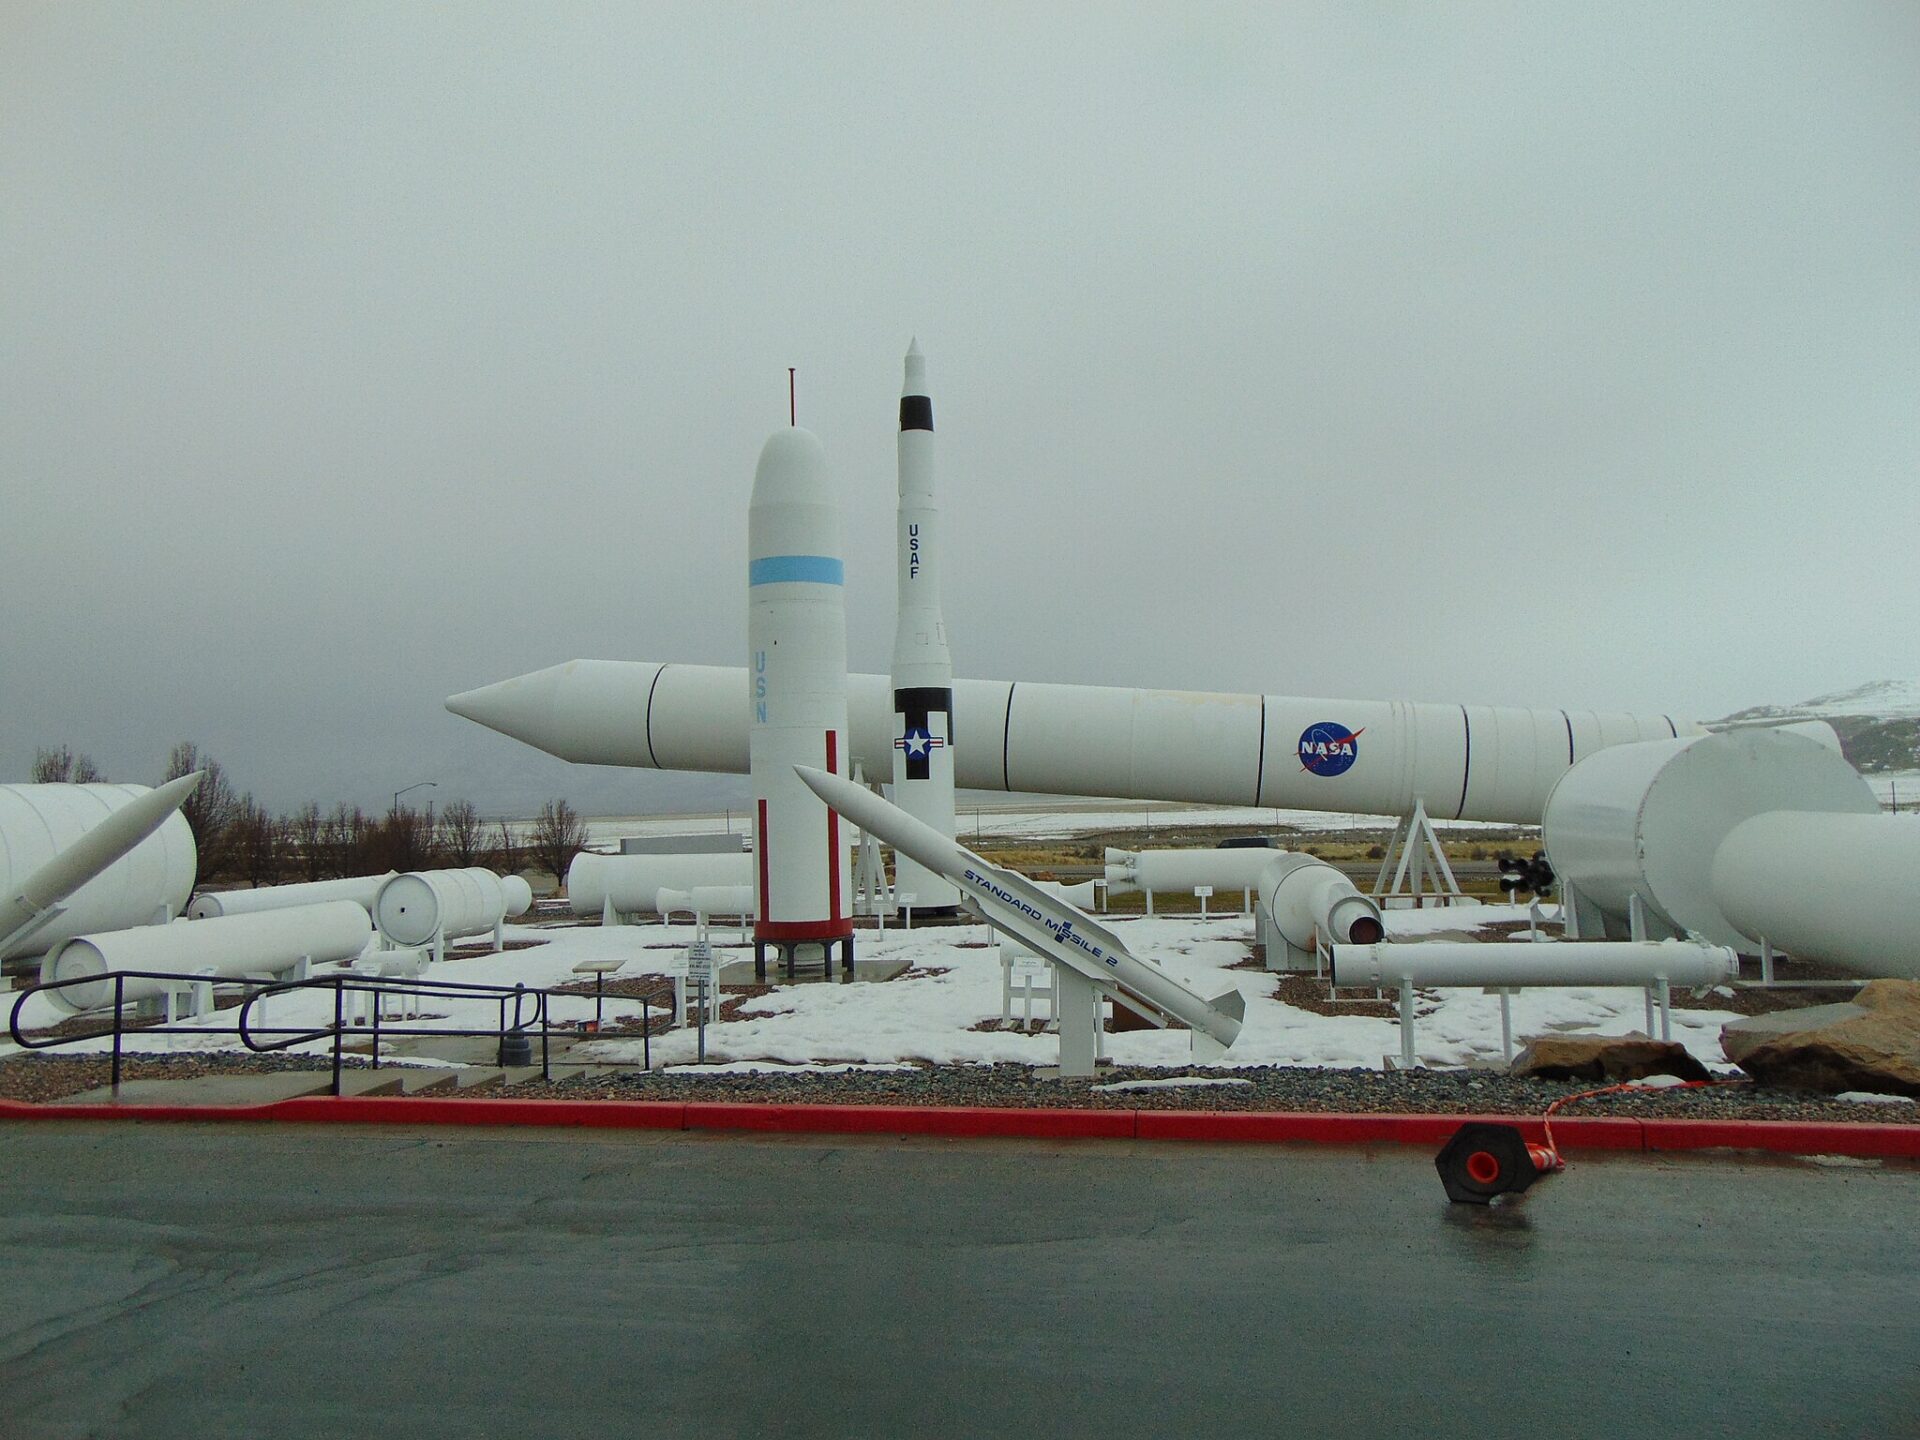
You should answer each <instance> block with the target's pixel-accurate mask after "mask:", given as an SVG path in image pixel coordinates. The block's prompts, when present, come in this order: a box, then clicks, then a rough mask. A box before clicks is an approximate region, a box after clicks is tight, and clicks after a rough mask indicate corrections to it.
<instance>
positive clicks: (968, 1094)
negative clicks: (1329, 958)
mask: <svg viewBox="0 0 1920 1440" xmlns="http://www.w3.org/2000/svg"><path fill="white" fill-rule="evenodd" d="M1176 1073H1178V1072H1175V1071H1168V1070H1148V1069H1142V1068H1138V1067H1125V1066H1116V1067H1114V1068H1113V1069H1112V1070H1110V1071H1102V1073H1101V1075H1100V1076H1099V1078H1098V1079H1096V1080H1092V1081H1087V1080H1066V1081H1059V1080H1036V1079H1034V1078H1033V1072H1032V1071H1031V1070H1030V1069H1028V1068H1027V1067H1026V1066H1024V1065H951V1066H942V1067H939V1068H934V1067H916V1068H914V1069H910V1070H867V1071H861V1070H855V1071H847V1072H843V1073H840V1074H823V1075H805V1074H799V1075H796V1074H782V1073H778V1072H774V1073H761V1074H733V1075H697V1074H692V1073H689V1072H687V1071H679V1072H676V1073H672V1074H668V1073H666V1072H663V1071H656V1072H654V1073H653V1074H651V1075H647V1074H642V1073H640V1072H637V1071H636V1072H633V1073H630V1074H615V1075H599V1076H594V1077H591V1078H573V1079H561V1080H557V1081H555V1082H554V1083H553V1084H551V1085H542V1084H533V1085H519V1086H516V1087H514V1089H513V1090H512V1092H511V1093H512V1094H513V1095H514V1096H515V1097H519V1098H526V1099H574V1100H588V1099H604V1100H682V1101H685V1100H720V1101H732V1102H736V1103H738V1102H747V1103H752V1104H761V1103H772V1104H816V1105H1007V1106H1016V1107H1021V1108H1028V1107H1035V1106H1068V1107H1073V1108H1084V1109H1097V1110H1109V1109H1111V1110H1312V1111H1336V1112H1353V1113H1407V1112H1411V1113H1417V1114H1439V1115H1459V1114H1489V1115H1537V1114H1539V1113H1540V1112H1541V1111H1543V1110H1545V1109H1546V1108H1547V1106H1548V1105H1550V1104H1552V1103H1553V1102H1554V1101H1555V1100H1557V1099H1559V1098H1560V1097H1561V1096H1563V1095H1573V1094H1577V1093H1579V1092H1580V1091H1582V1090H1589V1089H1592V1088H1594V1087H1593V1086H1592V1085H1590V1084H1586V1083H1576V1082H1568V1081H1555V1080H1527V1079H1516V1078H1515V1077H1513V1076H1509V1075H1501V1074H1497V1073H1493V1072H1490V1071H1464V1072H1462V1071H1437V1070H1415V1071H1409V1072H1397V1073H1391V1074H1389V1073H1383V1072H1380V1071H1377V1070H1319V1069H1306V1068H1294V1067H1288V1066H1277V1065H1276V1066H1262V1067H1258V1068H1251V1069H1244V1070H1233V1071H1213V1072H1196V1073H1197V1074H1201V1075H1203V1076H1204V1078H1206V1079H1209V1080H1219V1079H1239V1080H1247V1081H1250V1082H1251V1083H1250V1084H1247V1085H1217V1084H1216V1085H1205V1086H1196V1087H1193V1088H1190V1089H1175V1088H1167V1089H1146V1090H1122V1091H1107V1090H1100V1089H1097V1088H1095V1087H1096V1086H1100V1085H1109V1084H1113V1083H1115V1082H1119V1081H1128V1080H1164V1079H1168V1078H1171V1077H1172V1076H1173V1075H1174V1074H1176ZM1563 1113H1571V1114H1606V1115H1626V1116H1635V1117H1639V1118H1643V1119H1644V1118H1650V1117H1654V1116H1659V1117H1663V1118H1680V1119H1703V1118H1704V1119H1719V1120H1823V1121H1854V1122H1859V1121H1882V1122H1896V1123H1903V1124H1913V1123H1920V1105H1860V1104H1852V1103H1847V1102H1842V1101H1837V1100H1834V1099H1832V1098H1830V1097H1828V1096H1825V1095H1817V1094H1811V1093H1807V1092H1801V1091H1790V1090H1767V1089H1762V1088H1761V1087H1759V1086H1757V1085H1753V1084H1748V1083H1744V1082H1743V1083H1740V1084H1736V1085H1720V1086H1713V1087H1711V1088H1703V1089H1697V1090H1650V1091H1646V1092H1644V1093H1636V1094H1631V1095H1618V1094H1616V1095H1609V1096H1606V1097H1604V1098H1601V1099H1595V1100H1591V1101H1583V1102H1581V1103H1580V1104H1578V1105H1575V1106H1571V1107H1569V1109H1568V1111H1566V1112H1563Z"/></svg>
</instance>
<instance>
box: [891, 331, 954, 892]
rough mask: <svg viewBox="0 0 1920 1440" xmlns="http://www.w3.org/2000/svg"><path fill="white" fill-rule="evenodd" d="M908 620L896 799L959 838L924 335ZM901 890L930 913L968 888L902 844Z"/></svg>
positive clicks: (898, 634) (917, 388) (911, 454)
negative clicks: (955, 820) (904, 850)
mask: <svg viewBox="0 0 1920 1440" xmlns="http://www.w3.org/2000/svg"><path fill="white" fill-rule="evenodd" d="M899 447H900V448H899V464H900V518H899V527H898V537H899V552H898V556H897V562H898V568H899V577H900V583H899V591H898V594H899V605H898V609H899V618H898V620H897V622H896V627H895V629H894V632H893V723H894V732H893V803H894V804H896V805H898V806H899V807H900V808H901V809H902V810H904V811H906V812H907V813H908V814H909V815H911V816H913V817H914V818H915V819H916V820H920V821H923V822H925V823H926V824H928V825H931V826H932V827H933V828H934V829H935V830H937V831H939V833H940V834H942V835H944V836H946V837H947V838H948V839H952V838H953V831H954V824H953V763H954V755H953V656H952V654H951V653H949V651H948V649H947V625H946V621H945V619H943V618H942V616H941V611H940V544H941V536H940V507H939V505H938V503H937V502H936V501H935V500H934V495H933V400H932V399H931V398H930V397H929V395H928V394H927V362H926V358H925V357H924V356H923V355H921V353H920V345H919V342H918V341H913V342H911V343H909V345H908V346H907V364H906V380H905V383H904V384H902V386H901V387H900V442H899ZM893 865H894V871H893V881H894V891H895V893H896V894H897V895H911V896H913V908H914V909H915V910H916V911H918V912H920V913H921V914H923V915H924V914H928V913H933V914H942V913H951V912H952V911H953V910H955V909H957V908H958V906H959V903H960V891H959V890H958V889H957V888H956V887H955V886H954V884H953V882H952V881H950V880H948V879H947V878H946V877H945V876H943V875H939V874H936V873H935V872H934V871H932V870H929V869H928V868H927V867H926V866H924V865H922V864H921V863H920V862H919V861H918V860H916V859H914V858H913V857H912V856H911V855H905V854H901V853H900V852H899V851H895V852H894V857H893Z"/></svg>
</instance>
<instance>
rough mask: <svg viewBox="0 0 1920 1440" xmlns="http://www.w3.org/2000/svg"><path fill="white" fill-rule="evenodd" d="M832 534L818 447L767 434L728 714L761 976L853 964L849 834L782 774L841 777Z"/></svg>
mask: <svg viewBox="0 0 1920 1440" xmlns="http://www.w3.org/2000/svg"><path fill="white" fill-rule="evenodd" d="M840 536H841V526H840V501H839V497H838V496H837V495H836V494H835V493H834V488H833V481H832V478H831V476H830V475H829V474H828V472H827V456H826V451H825V450H823V449H822V448H821V445H820V441H819V439H818V437H816V436H815V435H814V434H813V433H812V432H811V431H807V430H800V429H797V428H796V429H788V430H777V431H775V432H774V433H773V435H772V436H771V437H769V439H768V440H767V443H766V445H765V446H764V447H763V448H762V449H761V451H760V464H759V468H758V469H757V470H756V471H755V472H754V477H753V500H752V503H751V504H750V505H749V507H748V510H747V585H748V590H747V654H748V675H749V676H750V683H749V684H748V685H745V686H743V687H741V690H736V691H734V692H733V697H732V707H729V708H733V707H740V708H738V709H736V710H735V711H734V713H735V714H744V715H745V716H746V718H747V737H746V739H747V764H748V771H749V773H750V774H751V776H752V778H753V805H754V842H753V843H754V866H755V869H756V871H757V877H756V878H757V889H758V895H759V907H758V914H757V915H756V917H755V919H754V942H753V943H754V958H755V960H756V962H757V963H758V965H759V966H762V967H764V965H765V963H766V952H767V949H768V948H769V947H772V948H773V949H774V950H776V951H777V952H778V953H779V955H780V956H781V957H782V959H783V960H784V961H786V962H788V963H791V962H792V961H793V960H794V959H796V958H803V959H809V960H811V959H814V958H818V959H820V960H821V961H822V962H824V963H828V964H830V963H831V962H830V960H829V958H828V957H829V956H830V953H831V947H833V946H835V945H838V946H840V947H841V949H842V957H843V959H844V960H845V961H847V962H848V963H850V962H851V960H852V956H853V884H852V879H853V875H852V863H851V851H850V847H849V845H848V839H849V836H848V834H847V832H846V830H845V828H844V827H843V826H842V825H841V823H840V817H839V816H838V815H837V814H836V813H835V812H834V811H832V810H830V809H829V808H828V807H827V805H826V802H824V801H823V800H821V799H820V797H819V796H817V795H815V794H814V793H813V791H811V790H809V789H808V788H807V787H806V785H805V784H803V783H802V782H801V780H800V777H799V776H798V775H796V774H795V773H794V769H793V767H794V766H796V765H811V766H814V767H816V768H819V769H822V770H826V771H828V772H829V773H831V774H834V775H839V776H842V777H844V776H846V775H847V774H848V773H849V772H850V771H851V769H852V762H851V761H850V759H849V758H848V754H847V610H846V598H845V595H846V590H845V579H846V576H845V564H844V562H843V560H842V558H841V538H840ZM742 691H744V692H745V693H744V694H743V693H742ZM743 699H744V700H745V701H746V704H745V705H744V706H741V701H742V700H743ZM631 716H632V712H630V717H629V718H630V720H631Z"/></svg>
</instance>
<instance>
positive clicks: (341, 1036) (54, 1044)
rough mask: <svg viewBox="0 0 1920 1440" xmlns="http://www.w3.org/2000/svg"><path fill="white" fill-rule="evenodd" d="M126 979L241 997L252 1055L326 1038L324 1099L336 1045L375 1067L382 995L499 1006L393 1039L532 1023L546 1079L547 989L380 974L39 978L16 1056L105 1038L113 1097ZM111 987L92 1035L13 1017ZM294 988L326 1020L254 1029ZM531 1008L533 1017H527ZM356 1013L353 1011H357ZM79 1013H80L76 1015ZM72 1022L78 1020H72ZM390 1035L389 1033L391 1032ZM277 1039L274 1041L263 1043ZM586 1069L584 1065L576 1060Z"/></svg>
mask: <svg viewBox="0 0 1920 1440" xmlns="http://www.w3.org/2000/svg"><path fill="white" fill-rule="evenodd" d="M129 980H158V981H163V982H166V983H167V984H171V985H183V984H197V983H202V982H204V983H207V984H219V985H222V986H227V987H235V988H240V989H243V990H246V991H247V992H248V993H247V995H246V998H245V999H244V1000H243V1001H242V1002H241V1005H240V1013H239V1015H238V1017H237V1020H236V1033H237V1034H238V1035H239V1038H240V1042H241V1043H242V1044H243V1045H245V1046H246V1047H247V1048H248V1049H249V1050H251V1051H254V1052H255V1053H256V1054H272V1053H278V1052H280V1051H284V1050H291V1049H292V1048H293V1047H294V1046H296V1045H303V1044H311V1043H313V1042H315V1041H319V1040H326V1039H328V1038H331V1039H332V1041H333V1046H332V1059H333V1080H332V1084H331V1086H330V1087H329V1088H330V1090H331V1093H333V1094H334V1095H338V1094H339V1093H340V1077H341V1071H342V1069H343V1046H344V1044H345V1042H346V1040H347V1037H349V1036H361V1035H364V1036H368V1037H371V1040H372V1049H371V1052H370V1056H369V1058H370V1059H371V1062H372V1068H374V1069H375V1070H378V1069H379V1068H380V1034H381V1024H380V1022H381V1011H382V1009H383V1006H382V1004H381V997H383V996H388V995H410V996H415V997H418V998H423V999H424V998H429V997H432V996H436V995H437V996H439V997H441V998H443V999H448V1000H487V999H491V1000H494V1001H496V1002H497V1004H498V1005H499V1022H498V1024H497V1025H495V1026H494V1027H493V1028H491V1029H484V1030H483V1029H476V1028H473V1027H454V1026H413V1025H410V1026H408V1027H406V1029H404V1030H403V1031H401V1032H400V1033H401V1034H403V1035H405V1036H408V1037H414V1036H431V1037H435V1038H441V1039H446V1038H464V1039H476V1038H480V1037H484V1036H493V1037H497V1038H498V1039H499V1040H500V1041H501V1042H503V1043H504V1042H505V1040H506V1038H507V1036H508V1035H509V1034H518V1035H525V1034H527V1031H528V1027H529V1026H531V1025H533V1024H538V1025H539V1027H540V1075H541V1078H542V1079H545V1080H551V1079H552V1078H553V1061H552V1053H551V1045H550V1041H551V1037H552V1024H551V1020H550V1018H549V1013H548V1007H547V1002H548V1000H549V998H550V997H551V996H552V994H553V993H554V992H553V991H552V990H550V989H545V988H541V987H535V986H528V985H524V984H516V985H486V984H482V983H480V982H478V981H469V980H422V979H411V980H409V979H402V978H399V977H394V976H384V975H379V976H376V975H353V974H335V975H319V976H314V977H311V978H309V979H306V980H257V979H250V978H238V977H215V976H198V975H180V974H177V973H174V972H170V971H157V970H114V971H108V972H106V973H103V974H95V975H75V976H72V977H70V978H68V979H65V980H45V981H40V982H37V983H35V984H33V985H30V986H28V987H27V988H26V989H24V990H22V991H20V992H19V994H18V996H17V997H16V998H15V1000H14V1002H13V1010H12V1012H11V1014H10V1015H9V1017H8V1030H9V1032H10V1034H11V1036H12V1039H13V1042H14V1044H16V1045H18V1046H19V1047H20V1048H21V1049H22V1050H53V1049H57V1048H58V1047H60V1046H62V1045H76V1044H80V1043H82V1042H84V1041H88V1040H98V1039H101V1038H103V1037H108V1036H110V1037H111V1038H112V1040H113V1049H112V1087H113V1092H114V1093H115V1094H116V1095H117V1094H119V1092H120V1075H121V1069H122V1064H121V1056H122V1049H123V1044H122V1042H123V1039H124V1036H125V1035H126V1033H127V1031H128V1028H129V1027H128V1025H127V1023H126V987H127V982H128V981H129ZM108 981H111V982H112V984H113V1004H112V1006H111V1011H110V1013H111V1015H112V1023H111V1025H109V1026H104V1027H102V1028H100V1029H97V1030H87V1031H83V1032H81V1033H78V1034H72V1035H38V1036H29V1035H28V1034H27V1033H26V1032H24V1031H23V1030H22V1029H21V1028H20V1012H21V1011H22V1010H23V1009H24V1008H25V1006H26V1003H27V1001H29V1000H30V999H32V998H33V997H34V996H35V995H40V994H43V993H46V992H49V991H55V990H65V989H69V988H71V987H73V986H78V985H100V984H103V983H106V982H108ZM301 990H325V991H331V992H332V993H333V1021H332V1023H331V1024H328V1025H322V1026H319V1027H318V1028H314V1027H304V1028H299V1029H294V1028H288V1027H272V1026H260V1025H255V1024H254V1023H253V1007H254V1005H255V1003H256V1002H259V1001H262V1000H265V999H266V998H267V997H268V996H270V995H283V994H292V993H294V992H296V991H301ZM354 993H359V994H366V995H371V996H373V997H374V998H373V1003H372V1004H371V1005H369V1006H368V1007H367V1008H368V1020H367V1021H366V1022H365V1023H361V1022H358V1021H355V1022H353V1023H348V1021H347V1016H346V1010H347V998H346V997H347V996H348V995H349V994H354ZM567 993H568V994H569V997H570V998H578V997H577V996H574V994H573V992H567ZM636 998H638V999H639V1001H640V1041H641V1056H642V1061H641V1063H642V1064H643V1065H644V1066H645V1067H646V1068H647V1069H648V1070H651V1069H652V1068H653V1024H652V1020H653V1016H652V1002H651V1001H650V1000H649V999H648V998H647V997H646V996H644V995H641V996H638V997H636ZM529 1004H531V1006H532V1012H531V1014H529V1013H528V1009H527V1007H528V1005H529ZM356 1008H357V1007H356ZM80 1013H85V1012H80ZM76 1018H78V1017H77V1015H76ZM132 1028H134V1029H135V1031H136V1032H137V1033H139V1034H143V1035H203V1036H204V1035H207V1034H211V1033H221V1032H218V1031H210V1030H209V1029H208V1028H207V1027H206V1026H204V1025H139V1026H135V1027H132ZM390 1033H391V1032H390ZM270 1037H279V1038H270ZM582 1063H589V1062H582Z"/></svg>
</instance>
